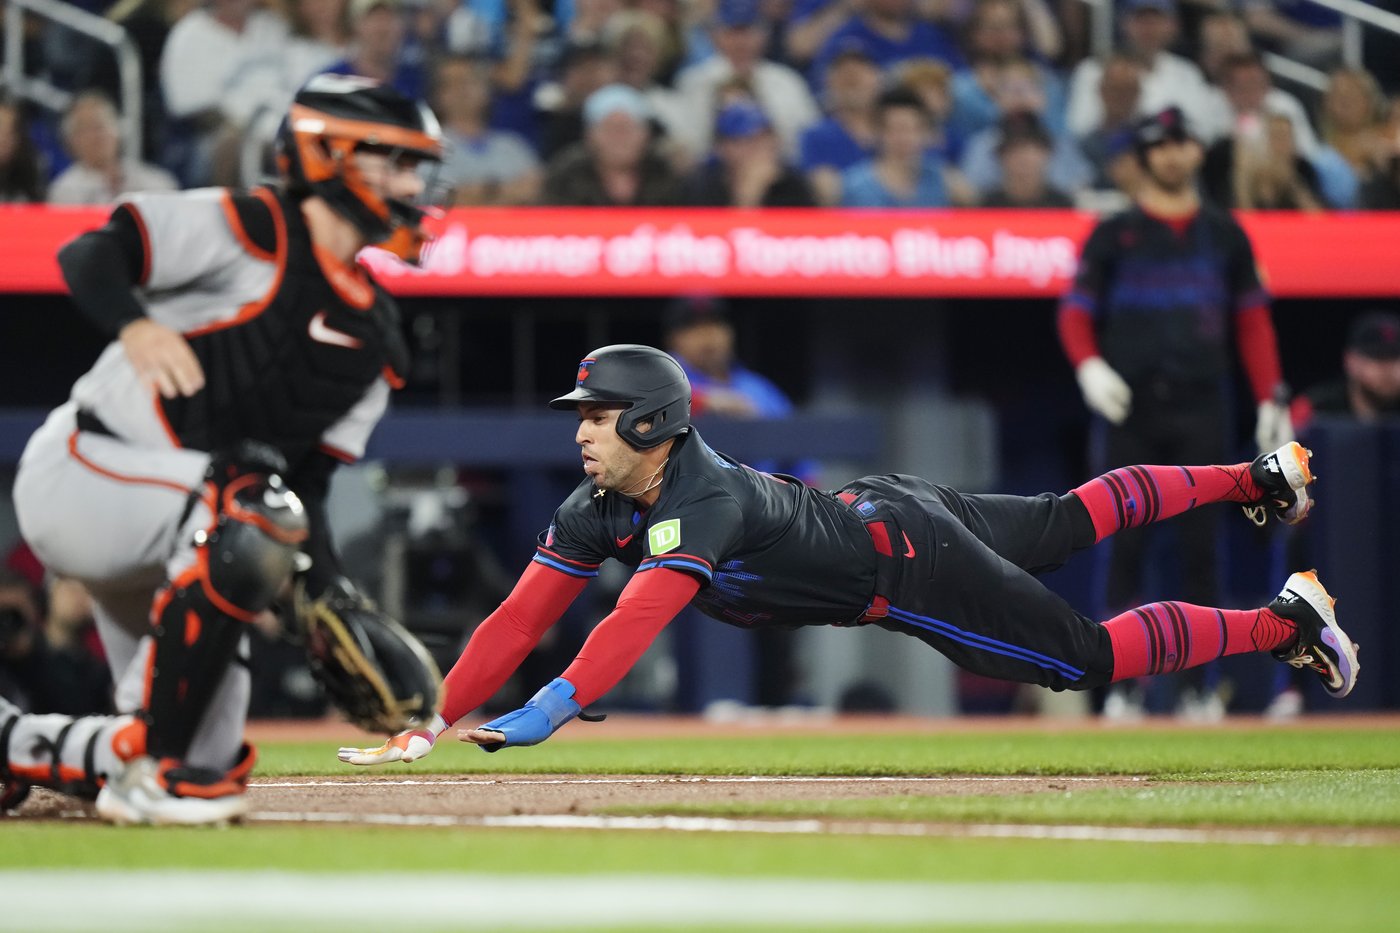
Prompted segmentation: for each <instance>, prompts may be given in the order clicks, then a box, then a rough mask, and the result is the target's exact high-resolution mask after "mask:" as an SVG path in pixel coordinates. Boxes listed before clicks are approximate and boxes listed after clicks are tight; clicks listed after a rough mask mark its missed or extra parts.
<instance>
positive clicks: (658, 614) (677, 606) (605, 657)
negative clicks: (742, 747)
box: [560, 568, 700, 706]
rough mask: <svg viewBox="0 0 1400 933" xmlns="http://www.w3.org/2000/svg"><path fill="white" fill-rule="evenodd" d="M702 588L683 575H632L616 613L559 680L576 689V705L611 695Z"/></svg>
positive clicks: (673, 572) (671, 572)
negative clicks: (663, 630) (563, 680)
mask: <svg viewBox="0 0 1400 933" xmlns="http://www.w3.org/2000/svg"><path fill="white" fill-rule="evenodd" d="M699 589H700V581H699V580H697V579H695V578H694V577H692V576H691V575H690V574H687V573H681V572H680V571H679V570H667V569H665V568H657V569H656V570H648V571H646V572H644V573H638V574H635V575H633V577H632V579H631V580H630V581H629V582H628V584H627V587H626V588H625V589H624V590H623V591H622V595H621V596H619V597H618V598H617V608H615V609H614V610H613V611H612V612H610V613H608V616H607V618H605V619H604V620H603V621H601V622H599V623H598V627H597V628H595V629H594V630H593V632H592V634H590V635H589V636H588V640H587V641H586V642H584V643H583V648H581V649H580V650H579V653H578V657H576V658H574V663H572V664H570V665H569V668H568V670H566V671H564V673H563V674H562V675H560V676H562V677H563V678H564V679H565V680H567V681H568V682H569V683H571V684H573V685H574V687H575V688H577V692H576V693H575V694H574V700H575V702H577V703H578V705H579V706H587V705H589V704H590V703H592V702H594V701H595V700H597V699H598V698H599V697H601V696H602V695H603V694H605V693H607V692H608V691H609V690H611V689H612V688H613V686H614V685H616V684H617V682H618V681H619V680H621V679H622V675H624V674H626V673H627V672H628V671H630V670H631V669H632V665H633V664H636V663H637V659H638V658H640V657H641V656H642V654H643V653H644V652H645V651H646V650H647V648H649V647H650V646H651V643H652V642H653V641H655V640H656V636H657V635H659V634H661V630H662V629H663V628H665V627H666V624H667V623H668V622H670V621H671V620H672V619H673V618H675V616H676V613H678V612H680V611H681V610H682V609H684V608H685V606H686V603H688V602H690V599H691V597H693V596H694V595H695V594H696V592H697V591H698V590H699Z"/></svg>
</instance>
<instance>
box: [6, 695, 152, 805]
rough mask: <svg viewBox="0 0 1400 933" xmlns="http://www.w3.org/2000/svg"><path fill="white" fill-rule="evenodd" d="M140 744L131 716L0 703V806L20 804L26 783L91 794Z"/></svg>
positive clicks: (142, 732) (140, 731)
mask: <svg viewBox="0 0 1400 933" xmlns="http://www.w3.org/2000/svg"><path fill="white" fill-rule="evenodd" d="M145 750H146V729H145V725H144V724H143V723H142V722H141V721H140V720H139V719H136V718H135V717H133V716H83V717H81V718H79V719H74V718H73V717H71V716H61V715H58V714H48V715H34V714H30V713H20V712H19V710H17V709H15V708H14V707H13V706H10V705H9V704H8V703H0V783H3V785H4V791H3V795H0V809H13V808H14V807H17V806H19V804H20V803H21V802H23V800H24V797H25V795H26V794H27V793H28V789H29V788H30V787H47V788H51V789H53V790H56V791H59V792H60V793H64V794H68V795H70V796H73V797H80V798H82V799H85V800H91V799H93V798H94V797H96V796H97V792H98V791H99V790H101V788H102V786H103V785H104V784H105V783H106V782H107V780H108V778H109V777H111V776H113V775H115V774H117V773H119V772H120V771H121V770H122V768H123V767H124V765H125V763H126V762H127V761H130V760H131V759H133V758H135V757H136V756H138V755H141V754H143V753H144V752H145Z"/></svg>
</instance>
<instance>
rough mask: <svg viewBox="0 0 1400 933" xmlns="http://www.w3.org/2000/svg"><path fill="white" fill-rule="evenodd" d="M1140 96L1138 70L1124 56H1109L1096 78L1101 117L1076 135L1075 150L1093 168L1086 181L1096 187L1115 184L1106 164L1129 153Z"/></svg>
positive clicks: (1140, 76) (1109, 187)
mask: <svg viewBox="0 0 1400 933" xmlns="http://www.w3.org/2000/svg"><path fill="white" fill-rule="evenodd" d="M1141 95H1142V70H1141V69H1140V68H1139V67H1138V64H1137V62H1136V61H1134V60H1133V59H1132V58H1129V57H1128V56H1127V55H1118V54H1114V55H1110V56H1109V57H1108V58H1107V59H1105V61H1104V63H1103V74H1102V76H1101V77H1100V78H1099V101H1100V103H1101V105H1102V112H1103V118H1102V119H1101V120H1100V122H1099V124H1098V125H1097V126H1095V127H1094V128H1093V129H1092V130H1090V131H1089V132H1088V133H1085V134H1084V135H1083V136H1081V137H1079V151H1080V152H1081V153H1083V155H1084V158H1085V159H1086V160H1088V162H1089V165H1090V166H1091V167H1092V168H1093V172H1094V175H1093V179H1092V181H1090V184H1091V185H1092V186H1093V187H1094V188H1095V189H1098V190H1111V189H1113V188H1115V187H1117V183H1116V181H1115V179H1114V173H1113V171H1112V170H1111V168H1110V166H1112V164H1113V163H1114V162H1115V161H1116V160H1118V159H1120V158H1122V157H1123V155H1124V154H1125V153H1129V152H1131V149H1132V143H1131V134H1132V129H1133V121H1134V120H1136V119H1137V110H1138V100H1139V99H1140V97H1141Z"/></svg>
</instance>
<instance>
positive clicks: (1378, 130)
mask: <svg viewBox="0 0 1400 933" xmlns="http://www.w3.org/2000/svg"><path fill="white" fill-rule="evenodd" d="M75 3H76V5H78V6H80V7H82V8H84V9H86V10H88V11H90V12H93V13H97V14H99V15H102V16H105V17H107V18H108V19H111V20H113V21H116V22H118V23H120V24H121V25H123V26H124V27H125V28H126V29H127V30H128V32H129V33H130V35H131V37H132V38H133V40H134V42H135V45H136V47H137V49H138V50H139V52H140V54H141V57H142V59H143V65H144V69H143V84H144V88H143V100H142V106H143V124H144V133H143V145H142V149H143V151H142V152H140V153H122V152H121V151H120V134H119V124H118V116H119V114H118V112H117V109H116V105H119V103H120V102H119V101H113V100H112V99H111V98H109V97H107V96H106V94H107V92H108V90H109V89H111V88H113V87H115V86H116V80H115V77H116V65H115V62H114V60H113V59H112V56H111V55H110V53H108V52H107V51H106V49H105V47H102V46H99V45H96V44H94V43H93V42H91V41H90V40H86V39H83V38H82V37H80V36H78V35H77V34H76V33H74V32H72V31H71V30H69V29H67V28H66V27H63V26H59V25H55V24H52V23H51V22H49V21H46V20H41V19H38V18H30V19H28V20H26V22H27V26H26V29H25V34H24V36H23V37H22V38H23V43H22V44H23V47H24V56H23V62H24V68H25V71H26V73H27V74H28V75H30V76H33V77H41V78H43V79H45V80H46V81H48V82H49V83H51V84H53V85H54V86H56V87H58V88H60V89H62V90H65V91H68V92H71V94H72V99H71V104H70V105H69V107H68V109H67V111H66V112H65V113H52V112H49V111H44V110H42V109H40V108H36V107H34V106H32V105H30V104H27V103H23V102H21V100H20V99H19V97H18V96H16V95H14V94H9V95H7V96H0V201H29V202H34V201H41V200H48V201H51V202H54V203H106V202H110V201H111V200H113V199H115V198H116V197H117V196H118V195H120V194H122V193H123V192H127V191H135V190H147V189H152V188H168V187H170V186H172V185H179V186H182V187H194V186H201V185H207V184H234V185H239V184H250V183H253V182H256V181H258V180H260V179H261V178H262V177H264V175H265V174H266V173H267V170H268V168H269V165H270V162H269V159H270V158H271V157H272V153H271V141H272V139H273V137H274V135H275V132H276V128H277V124H278V121H279V120H280V118H281V115H282V114H283V113H284V112H285V110H286V105H287V103H288V102H289V101H290V99H291V96H292V94H293V93H294V92H295V90H296V89H297V88H298V87H299V86H300V85H301V84H302V83H303V82H304V81H305V80H306V79H307V78H308V77H310V76H311V75H313V74H316V73H319V72H327V71H328V72H333V73H340V74H347V75H361V76H365V77H369V78H374V79H377V80H380V81H386V82H389V83H391V84H392V85H394V86H395V87H397V88H398V89H400V90H402V91H404V92H405V93H407V94H410V95H413V96H421V97H423V98H424V99H426V100H428V101H430V102H431V104H432V106H433V108H434V110H435V111H436V112H437V114H438V117H439V119H440V120H441V121H442V123H443V126H444V128H445V130H446V133H447V136H448V138H449V139H450V141H451V151H450V155H449V157H448V160H447V164H446V166H445V167H444V169H443V171H442V176H441V182H442V186H443V196H444V200H445V201H446V202H447V203H452V204H460V205H492V204H495V205H518V204H536V203H542V204H556V205H685V204H690V205H733V206H763V205H767V206H808V205H831V206H834V205H848V206H881V207H943V206H977V205H980V206H996V207H1023V208H1034V207H1066V206H1079V207H1085V208H1096V209H1108V208H1114V207H1117V206H1120V205H1122V204H1124V203H1126V202H1127V199H1128V198H1129V197H1130V196H1131V194H1132V192H1133V190H1134V188H1135V186H1136V184H1137V181H1138V179H1137V174H1138V169H1137V165H1136V162H1135V160H1134V159H1133V158H1131V155H1132V151H1131V149H1132V147H1131V135H1130V132H1129V130H1130V127H1131V124H1132V122H1133V120H1134V118H1135V117H1137V116H1140V115H1143V114H1148V113H1155V112H1157V111H1158V110H1160V109H1161V108H1163V107H1166V106H1170V105H1176V106H1179V107H1180V108H1181V109H1182V111H1183V112H1184V113H1185V114H1186V117H1187V119H1188V120H1189V123H1190V126H1191V128H1192V130H1193V132H1194V133H1195V134H1196V135H1197V137H1198V138H1199V139H1200V140H1201V142H1202V143H1203V145H1204V146H1205V147H1206V148H1207V152H1208V157H1207V162H1206V166H1205V171H1204V173H1203V187H1204V189H1205V190H1204V194H1205V195H1206V197H1208V198H1209V199H1210V200H1212V201H1214V202H1216V203H1218V204H1221V205H1223V206H1228V207H1239V208H1252V209H1296V210H1305V211H1316V210H1327V209H1397V208H1400V97H1397V96H1395V92H1396V91H1397V90H1400V88H1398V87H1397V86H1395V83H1396V82H1395V78H1394V76H1393V75H1392V74H1391V73H1390V72H1385V71H1382V70H1381V69H1379V68H1377V67H1374V65H1375V61H1380V60H1381V57H1380V54H1379V53H1378V54H1376V55H1374V56H1372V58H1373V59H1375V61H1371V64H1372V65H1373V71H1374V72H1375V73H1372V71H1367V70H1365V69H1359V68H1354V67H1345V66H1343V65H1342V64H1341V45H1342V43H1341V24H1340V20H1339V19H1338V18H1337V17H1336V16H1335V15H1334V14H1332V13H1331V12H1330V11H1329V10H1327V9H1326V8H1323V7H1319V6H1316V5H1315V4H1310V3H1306V2H1291V0H1190V2H1182V3H1180V4H1179V3H1177V2H1176V0H1118V2H1117V4H1116V11H1115V19H1116V37H1117V38H1116V45H1115V47H1114V49H1113V51H1112V53H1111V54H1109V55H1108V56H1107V57H1104V58H1099V57H1093V56H1090V55H1089V54H1087V53H1088V48H1087V46H1088V22H1087V16H1088V10H1087V7H1085V6H1084V5H1083V4H1082V3H1081V2H1079V0H1058V2H1057V0H262V2H260V0H206V2H204V3H202V4H201V3H197V2H193V0H118V2H116V3H114V4H110V5H109V4H108V3H107V2H106V0H75ZM46 23H47V24H46ZM1265 53H1279V54H1282V55H1286V56H1289V57H1290V58H1291V59H1292V60H1294V61H1296V62H1300V63H1303V64H1305V65H1306V66H1308V67H1313V68H1317V69H1320V72H1319V73H1321V74H1324V75H1325V89H1322V90H1320V91H1319V90H1314V89H1310V88H1307V87H1304V86H1301V85H1292V84H1290V85H1288V86H1286V87H1285V86H1282V84H1281V83H1280V82H1278V81H1277V79H1276V78H1275V76H1274V74H1273V73H1272V72H1271V70H1270V69H1269V68H1268V67H1266V59H1265V58H1263V57H1262V56H1263V55H1264V54H1265ZM1368 61H1370V59H1368ZM1380 79H1385V80H1384V81H1383V80H1380Z"/></svg>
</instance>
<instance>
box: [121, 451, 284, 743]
mask: <svg viewBox="0 0 1400 933" xmlns="http://www.w3.org/2000/svg"><path fill="white" fill-rule="evenodd" d="M284 469H285V465H284V463H283V461H282V459H281V456H280V455H279V454H278V453H277V452H276V451H275V450H272V449H271V448H267V447H264V446H263V445H252V444H244V445H242V446H241V447H240V448H239V449H238V451H236V452H235V453H234V454H232V455H227V456H225V455H220V456H215V457H214V459H213V460H212V461H211V462H210V464H209V471H208V473H207V474H206V477H205V482H204V486H203V487H202V489H200V490H199V491H198V492H197V493H196V495H197V496H198V501H200V502H202V504H203V505H204V507H205V508H206V509H207V510H208V512H209V514H210V515H211V516H212V522H211V524H209V525H208V526H207V527H202V528H198V529H196V530H195V531H194V557H195V560H194V563H193V565H191V566H190V567H189V569H188V570H186V571H185V572H184V573H182V574H180V576H179V577H177V578H176V579H175V580H172V581H171V582H170V583H168V584H166V585H165V586H164V587H163V588H162V589H161V591H160V592H159V593H158V594H157V595H156V600H155V605H154V606H153V607H152V610H151V620H152V623H153V626H154V636H155V638H154V641H155V646H154V650H153V651H152V653H151V670H150V673H149V675H148V677H147V694H146V704H145V718H146V723H147V726H148V727H149V745H150V751H151V754H152V755H154V756H156V757H157V758H174V759H182V758H184V756H185V754H186V752H187V751H188V750H189V746H190V741H191V740H192V739H193V737H194V732H195V729H196V728H197V727H198V725H199V722H200V720H201V719H202V718H203V716H204V713H205V711H206V710H207V709H208V707H209V702H210V700H211V698H212V697H213V695H214V691H215V689H216V688H217V687H218V685H219V681H220V680H221V679H222V677H223V675H224V672H225V670H226V669H227V668H228V665H229V662H230V661H231V660H232V659H233V657H234V653H235V652H236V651H237V649H238V642H239V639H240V638H241V637H242V635H243V623H245V622H251V621H252V620H253V619H254V618H255V617H256V616H257V614H258V613H259V612H261V611H262V610H264V609H266V608H267V607H268V606H270V605H271V604H272V601H273V598H274V597H275V596H276V595H277V591H278V589H279V588H280V587H281V586H282V584H283V583H284V582H285V581H286V580H287V579H288V578H289V577H290V575H291V572H292V570H293V568H294V566H295V564H296V560H297V555H298V554H299V553H300V551H299V547H300V545H301V543H302V542H303V541H304V540H306V534H307V523H306V513H305V510H304V509H303V508H302V505H301V501H300V500H299V499H297V497H296V494H295V493H293V492H292V491H291V490H290V489H288V488H287V486H286V484H285V483H284V482H283V481H282V478H281V476H280V475H278V474H279V473H280V472H282V471H283V470H284ZM194 501H195V500H193V499H192V502H191V506H192V507H193V505H194Z"/></svg>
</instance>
